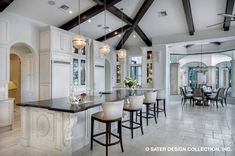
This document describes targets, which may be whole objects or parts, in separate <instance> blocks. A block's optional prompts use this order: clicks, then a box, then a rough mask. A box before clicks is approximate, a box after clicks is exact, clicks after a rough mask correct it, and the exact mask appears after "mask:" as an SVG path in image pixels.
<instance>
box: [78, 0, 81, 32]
mask: <svg viewBox="0 0 235 156" xmlns="http://www.w3.org/2000/svg"><path fill="white" fill-rule="evenodd" d="M80 6H81V4H80V0H78V13H79V16H78V34H79V35H80V32H81V30H80V24H81V18H80V16H81V14H80Z"/></svg>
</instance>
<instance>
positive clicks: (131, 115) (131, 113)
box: [130, 112, 134, 139]
mask: <svg viewBox="0 0 235 156" xmlns="http://www.w3.org/2000/svg"><path fill="white" fill-rule="evenodd" d="M133 121H134V119H133V112H130V127H131V139H133Z"/></svg>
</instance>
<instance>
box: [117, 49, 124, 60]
mask: <svg viewBox="0 0 235 156" xmlns="http://www.w3.org/2000/svg"><path fill="white" fill-rule="evenodd" d="M117 54H118V58H120V59H124V58H125V57H126V49H119V50H118V51H117Z"/></svg>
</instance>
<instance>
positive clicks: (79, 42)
mask: <svg viewBox="0 0 235 156" xmlns="http://www.w3.org/2000/svg"><path fill="white" fill-rule="evenodd" d="M72 42H73V47H74V48H77V49H82V48H84V47H85V46H86V39H85V37H84V36H82V35H75V36H73V39H72Z"/></svg>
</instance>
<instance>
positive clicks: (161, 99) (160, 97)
mask: <svg viewBox="0 0 235 156" xmlns="http://www.w3.org/2000/svg"><path fill="white" fill-rule="evenodd" d="M156 101H157V118H158V113H159V112H164V114H165V117H166V98H165V91H164V90H158V91H157V99H156ZM160 102H162V104H163V107H162V108H160V107H159V104H160Z"/></svg>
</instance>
